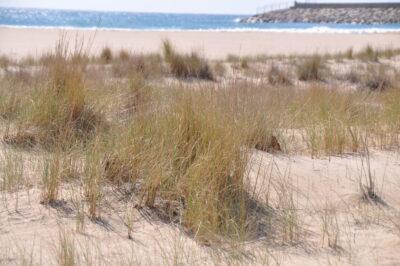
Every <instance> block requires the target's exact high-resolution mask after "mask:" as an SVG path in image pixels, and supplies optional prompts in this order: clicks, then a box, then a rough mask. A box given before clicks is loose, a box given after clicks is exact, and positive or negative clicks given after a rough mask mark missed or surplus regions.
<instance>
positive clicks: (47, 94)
mask: <svg viewBox="0 0 400 266" xmlns="http://www.w3.org/2000/svg"><path fill="white" fill-rule="evenodd" d="M163 45H164V46H163V57H161V56H158V55H150V56H149V55H147V56H144V55H135V54H131V53H129V52H128V51H121V52H120V54H119V55H118V56H117V57H116V58H115V57H111V58H113V59H110V57H109V56H107V58H109V59H108V60H110V61H109V64H112V65H111V67H109V66H104V65H101V66H102V67H104V69H106V70H104V69H101V71H103V72H100V74H99V73H97V75H92V74H93V73H92V74H90V75H89V73H88V68H89V66H88V64H89V63H91V64H93V63H94V62H95V61H91V62H89V61H88V60H87V58H88V56H87V55H86V54H84V53H81V52H80V51H75V52H72V53H71V52H70V51H69V49H68V48H66V44H65V43H62V42H61V43H59V44H58V46H57V48H56V50H55V51H54V52H53V53H52V54H49V55H48V57H47V58H46V60H45V61H42V62H41V63H40V64H41V66H42V67H43V71H41V72H40V73H37V75H38V77H37V79H38V80H39V81H38V82H34V83H33V85H32V86H29V85H28V86H29V90H27V91H26V93H19V91H20V90H16V93H15V94H10V93H9V92H7V93H6V91H7V90H0V91H1V94H0V96H1V97H0V115H1V117H2V118H3V122H4V123H6V128H7V130H6V133H7V134H5V136H4V138H3V140H4V142H5V143H8V144H14V146H21V144H22V143H25V144H27V143H30V145H27V146H24V148H26V147H28V148H32V146H33V147H35V148H36V151H38V152H39V153H45V156H43V158H44V160H43V161H44V162H43V165H42V168H41V170H42V171H41V177H42V178H41V181H40V185H41V187H42V198H41V200H42V202H43V203H45V204H50V203H52V202H55V201H57V200H59V198H60V191H61V190H62V187H63V184H64V183H65V182H75V183H74V184H78V186H80V187H81V188H82V191H83V193H82V202H83V203H82V204H83V205H84V207H80V208H81V212H84V213H86V214H87V215H88V216H89V217H90V218H91V219H92V220H93V221H96V220H99V219H100V218H101V217H102V208H104V202H105V201H106V197H105V195H106V192H107V189H109V188H110V187H111V188H112V189H115V190H123V191H124V193H125V194H124V195H127V197H128V198H129V199H131V200H132V201H133V199H134V200H135V206H137V208H147V209H149V210H151V211H153V212H154V213H156V214H157V215H158V216H159V217H160V218H161V220H163V221H167V222H173V223H175V224H176V225H179V226H181V228H183V230H184V231H185V232H187V233H189V234H190V235H191V236H193V237H194V238H195V239H196V240H199V241H201V242H202V243H211V242H218V241H221V239H224V238H225V239H235V240H246V239H247V238H246V237H247V236H248V235H251V231H252V230H256V229H255V228H252V225H251V223H250V222H249V221H250V218H251V217H250V216H251V215H252V214H253V211H254V201H255V199H256V198H257V196H259V195H253V194H252V193H251V192H249V188H248V179H249V171H248V169H249V164H250V159H249V158H250V157H251V155H252V154H254V153H258V152H260V151H261V152H268V153H286V154H306V155H311V156H312V157H320V156H321V157H323V156H333V155H343V154H346V153H359V154H363V153H365V150H366V145H368V147H369V148H381V149H393V148H398V147H400V146H399V145H400V142H399V133H400V120H399V117H400V104H399V102H400V93H399V89H398V84H396V81H395V80H390V82H391V83H390V86H389V85H388V84H389V83H386V75H388V73H387V71H388V70H387V69H383V68H382V69H381V70H379V71H378V72H377V76H373V78H371V79H372V80H374V81H376V80H378V82H377V83H378V85H379V86H378V87H377V88H375V89H373V88H372V91H371V88H369V87H370V86H369V85H368V84H367V83H363V82H359V83H360V86H363V88H369V89H368V90H365V89H364V90H347V91H346V90H340V88H337V89H332V88H330V87H328V86H325V84H324V83H323V82H319V83H318V84H317V85H316V84H315V82H314V81H322V80H325V77H326V73H327V71H328V70H327V66H326V62H325V59H324V58H323V57H322V56H320V55H313V56H309V57H304V58H301V61H300V63H299V64H298V66H297V67H295V68H293V69H292V68H290V69H282V68H283V67H287V66H286V65H284V66H282V68H281V66H280V67H279V68H277V67H276V66H272V67H271V68H270V69H269V71H268V72H267V73H266V74H267V76H265V73H262V75H260V76H257V77H256V78H254V79H250V78H249V79H237V77H234V78H232V77H230V76H229V74H225V73H224V74H225V76H224V82H181V81H182V80H181V79H194V81H197V80H196V79H205V80H214V76H213V73H212V72H211V70H210V67H209V63H208V62H207V60H205V59H204V58H202V57H200V56H199V55H197V54H196V53H192V54H183V53H179V52H178V51H176V50H175V49H176V48H174V47H173V46H172V44H171V43H169V42H168V41H166V42H164V43H163ZM366 54H370V52H366ZM368 56H369V55H368ZM349 57H350V56H349ZM351 57H356V55H355V54H352V56H351ZM107 58H104V60H106V59H107ZM164 63H165V64H166V65H167V66H168V67H169V71H170V72H169V73H170V74H171V75H172V76H173V77H175V79H173V81H172V82H169V83H168V82H165V80H167V79H168V80H170V79H171V76H170V75H168V76H166V75H164V74H165V73H164V70H163V67H162V66H161V67H159V68H158V70H159V71H160V72H159V76H158V78H159V79H156V78H155V76H156V75H155V74H154V73H153V72H156V71H158V70H156V69H157V68H156V65H163V64H164ZM106 67H109V68H106ZM224 67H225V66H224ZM107 70H111V71H108V72H107ZM293 70H294V71H296V70H297V74H298V76H299V79H300V80H302V81H304V83H305V84H304V87H302V88H301V89H299V88H296V87H295V86H293V83H292V82H291V80H290V75H289V73H291V72H290V71H293ZM94 71H97V70H96V69H95V70H94ZM218 72H219V71H218ZM224 72H225V71H224ZM368 73H370V74H372V72H371V71H369V72H368ZM241 74H243V73H241ZM35 75H36V74H35ZM382 77H383V78H382ZM361 80H362V79H361ZM381 80H383V81H384V82H382V81H381ZM188 83H189V84H188ZM1 84H2V85H4V84H6V86H14V87H15V86H16V84H17V83H10V82H8V81H4V83H3V81H2V83H1ZM21 84H22V83H21ZM99 84H101V86H98V85H99ZM21 86H22V87H21V88H26V87H25V86H27V84H24V85H21ZM371 86H372V85H371ZM373 87H376V86H373ZM96 97H99V98H98V99H101V101H102V102H101V103H100V104H95V103H96V101H95V99H93V98H96ZM99 101H100V100H99ZM105 107H106V108H105ZM104 110H107V111H109V112H108V113H105V111H104ZM365 138H368V141H367V142H366V141H365ZM37 144H40V145H37ZM14 146H13V147H14ZM256 150H258V151H257V152H256ZM7 165H8V166H7V167H8V168H9V170H10V171H9V172H8V175H7V177H4V178H2V180H1V181H2V182H1V183H0V184H1V186H2V188H3V189H4V190H12V189H14V187H18V186H17V185H16V184H19V183H21V182H22V181H20V180H21V178H20V176H21V173H20V172H21V171H22V170H21V167H22V166H21V165H18V164H15V165H12V164H11V163H10V162H8V164H7ZM13 180H14V181H13ZM283 181H285V180H282V183H279V184H275V185H276V187H277V193H278V198H279V203H280V205H279V208H278V207H277V208H276V212H277V213H279V215H280V216H281V217H280V218H281V219H280V222H281V224H280V226H278V228H281V229H280V230H282V232H283V236H284V237H283V241H284V242H293V243H294V242H296V241H297V240H298V238H299V237H300V234H299V231H300V225H301V221H300V220H299V219H300V218H299V215H298V213H297V212H296V210H295V207H296V206H295V205H296V203H295V199H294V198H293V193H294V192H293V189H292V188H291V187H290V180H289V181H285V182H286V183H285V182H283ZM264 207H270V206H264ZM326 215H327V214H326ZM80 217H82V215H80ZM83 217H84V215H83ZM81 220H82V219H81ZM83 220H84V219H83ZM332 221H333V220H332V219H331V217H323V219H322V222H323V224H324V226H325V230H326V231H327V232H326V234H329V235H328V238H329V240H328V242H329V243H330V244H329V245H332V246H335V245H336V244H335V243H336V240H335V236H331V235H330V233H329V232H328V231H332V230H333V231H334V230H335V229H334V228H333V229H332V228H330V227H332V226H334V225H332V223H333V222H332ZM79 227H82V226H79ZM328 227H329V228H328ZM130 230H132V228H131V229H130ZM128 234H129V235H130V234H131V233H128Z"/></svg>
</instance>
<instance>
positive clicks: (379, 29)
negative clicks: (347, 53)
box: [0, 24, 400, 34]
mask: <svg viewBox="0 0 400 266" xmlns="http://www.w3.org/2000/svg"><path fill="white" fill-rule="evenodd" d="M0 27H3V28H22V29H60V30H97V31H140V32H143V31H167V32H168V31H170V32H184V31H188V32H277V33H279V32H287V33H344V34H346V33H348V34H357V33H358V34H362V33H400V25H399V27H396V28H390V27H389V28H384V27H373V26H371V27H370V28H336V27H327V26H314V27H310V28H278V27H276V28H255V27H247V28H220V29H179V28H150V29H132V28H131V29H128V28H105V27H86V28H83V27H68V26H63V27H58V26H15V25H1V24H0Z"/></svg>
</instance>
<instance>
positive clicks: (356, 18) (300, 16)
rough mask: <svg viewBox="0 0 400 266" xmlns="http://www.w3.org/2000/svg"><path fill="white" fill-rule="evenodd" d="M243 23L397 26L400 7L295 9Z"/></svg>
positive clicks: (266, 14)
mask: <svg viewBox="0 0 400 266" xmlns="http://www.w3.org/2000/svg"><path fill="white" fill-rule="evenodd" d="M241 22H242V23H290V22H303V23H307V22H308V23H335V24H339V23H348V24H396V23H400V5H399V7H341V8H332V7H316V8H296V7H293V8H289V9H284V10H275V11H271V12H267V13H264V14H259V15H255V16H252V17H248V18H245V19H242V20H241Z"/></svg>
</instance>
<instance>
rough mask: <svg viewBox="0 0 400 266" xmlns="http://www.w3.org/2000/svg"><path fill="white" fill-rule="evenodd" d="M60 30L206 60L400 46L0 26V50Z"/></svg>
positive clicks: (364, 38) (383, 37)
mask: <svg viewBox="0 0 400 266" xmlns="http://www.w3.org/2000/svg"><path fill="white" fill-rule="evenodd" d="M63 34H65V35H66V36H67V38H68V39H70V40H75V39H77V37H78V39H84V40H85V42H87V43H92V45H91V46H90V51H91V52H92V53H98V52H99V50H101V49H102V48H103V47H104V46H109V47H110V48H111V49H113V50H116V49H120V48H125V49H129V50H133V51H136V52H138V53H141V52H143V53H151V52H159V51H160V46H161V42H162V40H164V39H169V40H171V42H172V43H174V44H175V45H176V46H177V48H178V49H179V50H182V51H186V52H190V51H192V50H195V51H198V52H201V53H203V54H204V55H205V56H206V57H208V58H210V59H222V58H225V57H226V56H227V55H228V54H236V55H241V56H255V55H259V54H271V55H276V54H304V53H314V52H319V53H326V52H340V51H343V50H345V49H348V48H349V47H353V49H354V50H359V49H361V48H363V47H365V46H366V45H371V46H373V47H375V48H399V47H400V33H365V34H360V33H357V34H356V33H355V34H349V33H343V34H339V33H283V32H211V31H209V32H198V31H197V32H196V31H183V32H182V31H180V32H179V31H113V30H109V31H108V30H98V31H96V30H60V29H21V28H6V27H1V28H0V38H1V42H0V54H6V55H8V56H11V57H24V56H27V55H33V56H39V55H41V54H42V53H44V52H46V51H49V49H50V48H53V47H54V44H55V42H56V41H57V40H58V39H59V38H60V37H61V36H62V35H63Z"/></svg>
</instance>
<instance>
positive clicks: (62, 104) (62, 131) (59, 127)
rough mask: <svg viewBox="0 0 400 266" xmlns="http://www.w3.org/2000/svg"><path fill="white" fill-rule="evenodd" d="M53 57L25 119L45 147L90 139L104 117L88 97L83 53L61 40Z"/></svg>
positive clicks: (33, 96) (35, 92)
mask: <svg viewBox="0 0 400 266" xmlns="http://www.w3.org/2000/svg"><path fill="white" fill-rule="evenodd" d="M52 57H53V59H52V60H51V63H49V65H48V67H47V75H46V76H45V80H44V82H42V83H41V84H40V85H38V87H37V88H35V90H34V92H33V95H32V98H33V99H32V101H31V104H30V106H28V108H29V111H28V112H27V113H26V116H25V117H23V120H24V124H25V126H26V127H27V128H28V129H30V130H31V131H33V132H35V134H36V137H37V139H38V141H39V142H40V143H41V144H43V145H44V146H46V147H52V146H54V145H57V146H64V145H67V146H69V145H72V144H74V143H75V142H77V141H81V140H86V139H87V138H89V137H90V136H91V135H93V133H94V132H95V131H97V129H98V128H99V127H101V126H102V125H104V121H105V120H104V119H103V116H102V114H101V112H100V111H99V110H97V109H96V108H95V107H94V106H93V105H90V104H89V103H88V101H87V98H86V85H85V75H84V73H85V67H86V65H85V62H84V61H82V60H79V58H83V57H84V54H83V52H82V51H81V50H75V51H74V52H72V53H70V52H69V47H68V43H67V42H66V41H65V40H60V41H59V43H58V44H57V46H56V49H55V53H54V55H52Z"/></svg>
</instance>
